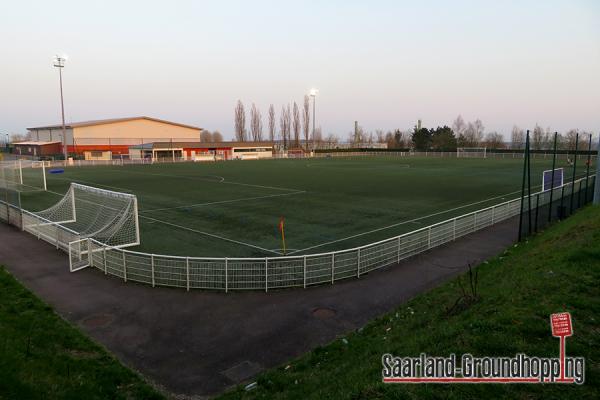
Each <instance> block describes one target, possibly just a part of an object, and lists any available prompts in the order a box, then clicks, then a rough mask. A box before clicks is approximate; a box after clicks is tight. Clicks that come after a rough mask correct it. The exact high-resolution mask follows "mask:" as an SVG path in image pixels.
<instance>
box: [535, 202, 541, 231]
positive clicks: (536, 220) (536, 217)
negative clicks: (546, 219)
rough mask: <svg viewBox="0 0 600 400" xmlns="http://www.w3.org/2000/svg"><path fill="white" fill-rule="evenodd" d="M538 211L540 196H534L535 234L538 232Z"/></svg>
mask: <svg viewBox="0 0 600 400" xmlns="http://www.w3.org/2000/svg"><path fill="white" fill-rule="evenodd" d="M539 210H540V194H539V193H538V194H537V195H536V196H535V232H537V230H538V214H539Z"/></svg>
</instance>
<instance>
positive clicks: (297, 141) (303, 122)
mask: <svg viewBox="0 0 600 400" xmlns="http://www.w3.org/2000/svg"><path fill="white" fill-rule="evenodd" d="M276 124H277V123H276V115H275V107H274V106H273V104H271V105H270V106H269V111H268V112H267V135H266V138H267V139H268V140H270V141H275V140H277V139H279V140H281V141H282V144H283V147H284V148H286V149H287V148H292V147H293V148H300V145H301V140H302V137H303V139H304V143H305V144H307V143H308V142H309V140H310V98H309V97H308V96H304V102H303V104H302V109H300V108H299V107H298V103H296V102H295V101H294V103H293V105H292V106H291V107H290V104H286V105H283V106H282V107H281V112H280V114H279V135H277V131H276ZM234 133H235V139H236V140H237V141H240V142H246V141H255V142H260V141H262V140H263V139H264V136H263V122H262V114H261V112H260V109H259V108H258V107H256V104H254V103H252V108H250V126H249V129H248V128H247V127H246V111H245V108H244V104H243V103H242V101H241V100H238V102H237V104H236V106H235V111H234ZM316 134H317V132H315V136H316ZM313 139H314V138H313Z"/></svg>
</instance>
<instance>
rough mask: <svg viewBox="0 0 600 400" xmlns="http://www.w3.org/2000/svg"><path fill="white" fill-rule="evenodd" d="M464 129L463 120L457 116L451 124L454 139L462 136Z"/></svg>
mask: <svg viewBox="0 0 600 400" xmlns="http://www.w3.org/2000/svg"><path fill="white" fill-rule="evenodd" d="M465 128H466V124H465V120H464V119H463V117H462V116H461V115H459V116H458V117H456V119H455V120H454V122H453V123H452V131H453V132H454V135H456V137H457V138H459V137H461V136H463V135H464V133H465Z"/></svg>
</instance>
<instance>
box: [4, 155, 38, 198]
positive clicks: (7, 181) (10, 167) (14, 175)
mask: <svg viewBox="0 0 600 400" xmlns="http://www.w3.org/2000/svg"><path fill="white" fill-rule="evenodd" d="M0 187H2V188H5V189H11V190H16V191H18V192H32V191H38V190H46V166H45V164H44V162H43V161H30V160H15V161H4V162H0Z"/></svg>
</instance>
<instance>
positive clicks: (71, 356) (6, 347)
mask: <svg viewBox="0 0 600 400" xmlns="http://www.w3.org/2000/svg"><path fill="white" fill-rule="evenodd" d="M162 398H163V397H162V395H160V394H159V393H158V392H157V391H156V390H154V389H153V388H152V387H151V386H149V385H148V384H147V383H146V382H144V381H143V380H142V378H140V376H138V375H137V374H136V373H134V372H132V371H131V370H129V369H127V368H126V367H124V366H123V365H121V364H120V363H119V361H117V360H116V359H115V358H114V357H112V356H111V355H109V354H108V353H107V352H106V351H105V350H104V349H103V348H102V347H100V346H99V345H98V344H96V343H94V342H93V341H91V340H90V339H89V338H87V337H86V336H84V335H83V334H82V333H81V332H79V331H78V330H77V328H75V327H73V326H71V325H70V324H69V323H68V322H66V321H64V320H63V319H61V318H60V317H59V316H58V315H57V314H55V313H54V312H53V310H52V308H51V307H49V306H48V305H46V304H44V303H43V302H42V301H41V300H39V299H38V298H37V297H35V296H34V295H33V294H32V293H31V292H30V291H29V290H27V289H25V288H24V287H23V286H22V285H21V284H20V283H19V282H17V281H16V280H15V279H14V278H13V277H12V276H11V275H10V274H9V273H8V272H7V271H6V270H5V269H4V268H2V267H0V399H162Z"/></svg>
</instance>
